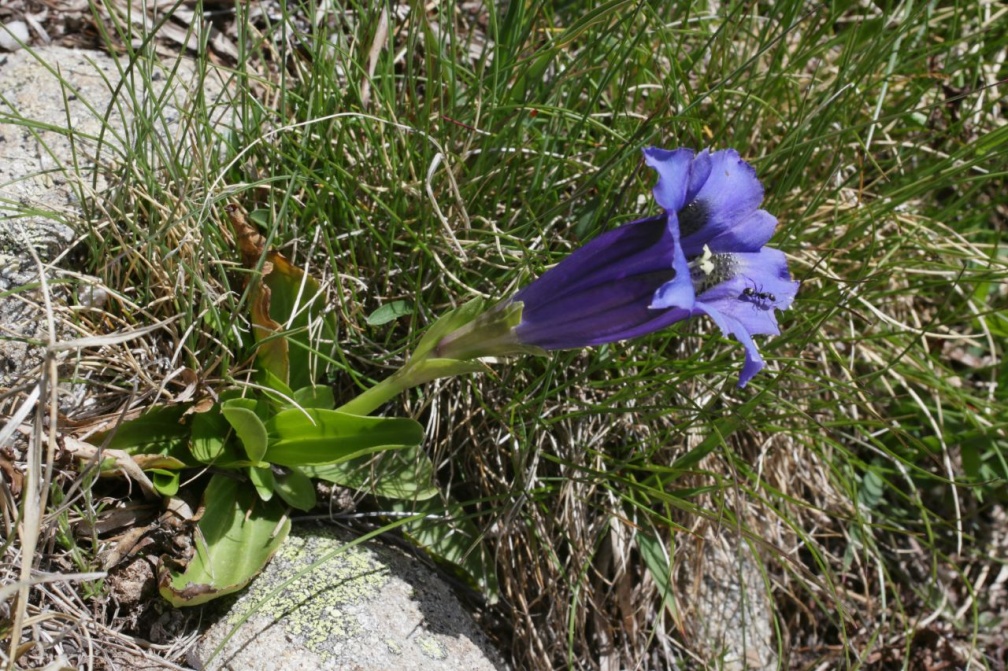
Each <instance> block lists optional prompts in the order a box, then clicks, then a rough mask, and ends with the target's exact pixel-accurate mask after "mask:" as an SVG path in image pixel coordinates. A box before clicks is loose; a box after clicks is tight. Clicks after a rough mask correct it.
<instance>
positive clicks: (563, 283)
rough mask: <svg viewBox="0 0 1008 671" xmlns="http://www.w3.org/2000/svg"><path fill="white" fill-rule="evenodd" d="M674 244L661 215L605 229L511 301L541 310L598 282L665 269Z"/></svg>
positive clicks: (523, 289)
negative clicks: (608, 229) (520, 302)
mask: <svg viewBox="0 0 1008 671" xmlns="http://www.w3.org/2000/svg"><path fill="white" fill-rule="evenodd" d="M676 246H677V245H676V243H675V237H674V236H673V235H672V232H671V231H670V230H669V226H668V218H667V217H666V216H665V215H664V214H662V215H658V216H655V217H650V218H648V219H639V220H637V221H633V222H631V223H629V224H625V225H623V226H620V227H619V228H614V229H613V230H611V231H606V232H605V233H603V234H601V235H599V236H597V237H595V238H593V239H592V240H591V241H589V242H588V243H587V244H585V245H584V246H583V247H579V248H578V249H575V250H574V251H573V252H571V254H570V255H569V256H568V257H567V258H565V259H564V260H563V261H561V262H560V263H558V264H557V265H555V266H553V267H552V268H550V269H549V270H547V271H546V272H545V273H543V274H542V275H541V276H540V277H539V278H538V279H536V280H535V281H534V282H532V283H531V284H529V285H527V286H525V287H523V288H522V289H521V290H519V291H518V293H517V294H515V296H514V300H516V301H522V302H523V303H525V305H526V306H533V305H534V306H536V308H537V309H541V308H544V307H547V306H551V305H554V304H559V303H561V302H562V301H564V300H566V298H567V297H568V296H570V295H574V294H577V293H579V292H584V291H586V290H588V289H591V288H592V287H594V286H597V285H600V284H607V283H612V282H618V281H620V280H622V279H623V278H625V277H628V276H634V275H645V274H647V273H652V272H661V271H666V272H668V271H669V269H671V268H672V267H673V258H672V257H673V249H675V247H676ZM658 284H660V283H656V284H655V286H658Z"/></svg>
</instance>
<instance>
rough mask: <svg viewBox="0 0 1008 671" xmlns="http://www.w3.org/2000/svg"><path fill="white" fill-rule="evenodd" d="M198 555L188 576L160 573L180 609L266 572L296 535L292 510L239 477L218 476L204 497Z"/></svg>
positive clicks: (162, 584) (164, 587)
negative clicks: (266, 498) (263, 497)
mask: <svg viewBox="0 0 1008 671" xmlns="http://www.w3.org/2000/svg"><path fill="white" fill-rule="evenodd" d="M203 507H204V513H203V517H201V518H200V521H199V524H198V525H197V527H196V529H197V536H196V554H195V555H194V556H193V558H192V560H191V561H190V562H189V565H188V566H187V567H186V569H185V571H183V572H182V573H173V572H171V571H170V570H169V569H168V568H167V567H166V566H165V565H163V564H162V565H161V566H160V567H159V569H158V587H159V589H160V591H161V595H162V596H163V597H164V598H165V599H167V600H168V601H169V602H171V604H172V605H173V606H175V607H176V608H178V607H181V606H197V605H199V604H201V603H206V602H207V601H210V600H212V599H216V598H217V597H221V596H224V595H225V594H231V593H232V592H236V591H238V590H240V589H241V588H242V587H244V586H245V585H247V584H248V583H249V581H250V580H252V578H254V577H255V576H256V575H258V574H259V572H260V571H262V569H263V567H265V566H266V563H267V562H269V560H270V558H271V557H272V556H273V554H274V553H275V552H276V551H277V548H279V547H280V544H281V543H282V542H283V540H284V538H286V537H287V534H288V532H289V531H290V519H288V518H287V517H286V515H285V514H284V511H285V508H286V506H284V505H283V504H282V503H279V502H277V501H270V502H269V503H265V502H263V501H260V500H259V498H258V497H257V496H256V495H255V493H254V492H252V491H251V490H250V489H249V488H248V487H247V486H243V485H242V484H241V483H239V482H238V481H237V480H235V479H234V478H229V477H225V476H223V475H215V476H213V477H212V478H210V484H209V485H207V489H206V492H205V493H204V494H203Z"/></svg>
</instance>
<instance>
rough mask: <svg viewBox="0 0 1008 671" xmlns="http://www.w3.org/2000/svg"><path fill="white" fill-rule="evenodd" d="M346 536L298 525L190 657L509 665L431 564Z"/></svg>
mask: <svg viewBox="0 0 1008 671" xmlns="http://www.w3.org/2000/svg"><path fill="white" fill-rule="evenodd" d="M347 541H348V538H341V537H338V536H337V535H336V534H335V533H334V532H332V531H330V530H319V529H300V528H297V527H296V528H295V529H294V530H293V531H292V532H291V535H290V537H289V538H288V539H287V541H286V542H285V543H284V544H283V545H282V546H281V548H280V550H279V552H278V553H277V556H276V557H274V558H273V561H272V562H271V563H270V564H269V566H268V567H267V568H266V570H265V571H264V572H263V573H262V574H261V575H260V576H259V577H258V578H256V579H255V580H254V581H253V582H252V584H251V585H250V586H249V587H248V588H247V589H246V590H245V592H244V593H243V595H242V596H241V597H240V598H239V599H238V600H237V601H236V602H235V603H234V605H233V606H232V607H231V609H230V610H229V612H228V613H227V614H225V615H224V616H223V617H221V619H220V620H218V621H217V623H216V624H214V625H213V626H212V627H211V628H210V629H209V630H208V631H207V632H206V634H205V635H204V637H203V638H202V639H201V640H200V642H199V644H198V646H197V647H196V648H195V649H194V651H193V652H192V654H191V658H190V663H191V664H193V665H194V666H195V667H196V668H199V669H208V670H213V671H225V670H226V671H239V670H240V671H257V670H258V669H262V670H263V671H267V670H268V671H294V670H295V669H354V670H371V669H382V670H384V669H397V670H403V671H407V670H410V669H466V670H467V671H483V670H484V669H485V670H487V671H491V670H494V669H503V668H505V665H504V664H503V662H502V661H501V660H500V658H499V656H498V655H497V653H496V652H495V651H493V649H492V648H491V646H490V645H489V643H488V642H487V640H486V638H485V636H484V635H483V634H482V633H481V632H480V631H479V630H478V629H477V627H476V625H475V623H474V622H473V620H472V618H470V617H469V614H468V613H467V612H466V611H465V610H464V609H463V607H462V605H461V604H460V603H459V601H458V599H457V598H456V597H455V596H454V595H453V594H452V593H451V591H450V590H449V589H448V587H447V586H446V585H445V584H444V582H443V581H441V580H440V579H439V578H438V577H437V576H436V575H435V574H434V573H433V572H432V571H431V570H429V569H428V568H426V567H424V566H423V565H421V564H420V563H419V562H417V561H416V560H413V559H410V558H408V557H407V556H406V555H405V554H403V553H402V552H399V551H397V550H394V549H391V548H387V547H385V546H382V545H379V544H377V543H367V544H361V545H356V546H351V545H349V544H348V542H347ZM323 558H324V561H321V562H320V559H323ZM315 562H319V563H318V565H315V566H313V564H315ZM288 581H289V582H288ZM219 646H220V650H219V651H217V648H218V647H219ZM215 653H216V654H215Z"/></svg>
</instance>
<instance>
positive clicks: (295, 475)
mask: <svg viewBox="0 0 1008 671" xmlns="http://www.w3.org/2000/svg"><path fill="white" fill-rule="evenodd" d="M275 480H276V485H275V489H274V491H276V493H277V494H279V495H280V498H282V499H283V500H284V501H286V502H287V505H289V506H290V507H291V508H297V509H298V510H305V511H307V510H311V509H312V508H314V507H315V485H314V484H313V483H312V481H311V478H309V477H308V476H307V475H305V474H304V473H302V472H301V471H300V470H298V469H296V468H292V469H290V470H288V471H287V472H286V473H283V474H281V475H277V476H275Z"/></svg>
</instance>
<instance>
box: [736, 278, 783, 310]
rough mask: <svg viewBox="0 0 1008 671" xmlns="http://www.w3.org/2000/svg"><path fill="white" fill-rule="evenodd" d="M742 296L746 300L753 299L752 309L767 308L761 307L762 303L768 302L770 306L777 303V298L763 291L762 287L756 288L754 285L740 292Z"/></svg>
mask: <svg viewBox="0 0 1008 671" xmlns="http://www.w3.org/2000/svg"><path fill="white" fill-rule="evenodd" d="M742 295H743V296H745V297H746V298H751V299H753V301H754V303H753V306H754V307H767V306H765V305H763V301H769V302H770V303H771V304H773V303H775V302H776V301H777V297H776V296H774V295H773V294H772V293H770V292H769V291H763V287H757V286H756V284H755V283H753V285H752V286H751V287H746V288H745V289H743V290H742Z"/></svg>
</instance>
